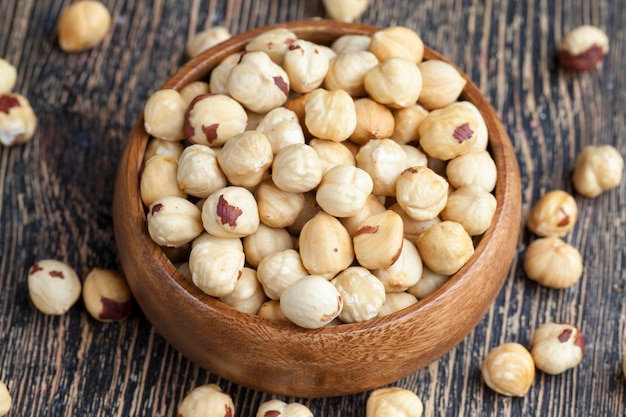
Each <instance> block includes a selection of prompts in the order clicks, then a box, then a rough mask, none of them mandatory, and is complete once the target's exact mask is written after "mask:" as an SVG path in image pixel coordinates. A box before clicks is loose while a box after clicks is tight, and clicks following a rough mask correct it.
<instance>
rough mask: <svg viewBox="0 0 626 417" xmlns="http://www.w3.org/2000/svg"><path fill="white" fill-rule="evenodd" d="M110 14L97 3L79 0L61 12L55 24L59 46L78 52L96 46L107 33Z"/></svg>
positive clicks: (66, 50)
mask: <svg viewBox="0 0 626 417" xmlns="http://www.w3.org/2000/svg"><path fill="white" fill-rule="evenodd" d="M110 26H111V12H109V9H107V8H106V6H105V5H104V4H103V3H102V2H99V1H94V0H81V1H77V2H74V3H72V4H70V5H69V6H68V7H67V8H66V9H64V10H63V11H62V12H61V15H60V16H59V21H58V24H57V31H58V36H59V46H60V47H61V49H62V50H64V51H65V52H80V51H85V50H87V49H91V48H93V47H95V46H97V45H98V44H99V43H100V42H102V40H103V39H104V37H105V36H106V34H107V32H108V31H109V27H110Z"/></svg>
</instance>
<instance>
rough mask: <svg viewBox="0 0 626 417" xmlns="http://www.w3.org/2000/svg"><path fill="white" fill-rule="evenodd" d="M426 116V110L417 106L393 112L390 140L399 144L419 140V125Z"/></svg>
mask: <svg viewBox="0 0 626 417" xmlns="http://www.w3.org/2000/svg"><path fill="white" fill-rule="evenodd" d="M426 116H428V110H426V109H425V108H424V107H422V106H421V105H419V104H414V105H412V106H409V107H405V108H402V109H396V110H394V111H393V119H394V129H393V133H392V134H391V139H393V140H395V141H396V142H398V143H400V144H406V143H409V142H414V141H417V140H419V125H420V123H421V122H422V120H424V118H425V117H426Z"/></svg>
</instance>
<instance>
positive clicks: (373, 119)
mask: <svg viewBox="0 0 626 417" xmlns="http://www.w3.org/2000/svg"><path fill="white" fill-rule="evenodd" d="M354 109H355V110H356V128H355V129H354V132H352V135H350V140H351V141H352V142H354V143H357V144H360V145H363V144H365V143H367V141H369V140H370V139H386V138H389V137H391V134H392V133H393V128H394V118H393V114H392V113H391V110H389V109H388V108H387V107H386V106H383V105H382V104H379V103H377V102H375V101H374V100H372V99H370V98H367V97H363V98H360V99H357V100H355V101H354Z"/></svg>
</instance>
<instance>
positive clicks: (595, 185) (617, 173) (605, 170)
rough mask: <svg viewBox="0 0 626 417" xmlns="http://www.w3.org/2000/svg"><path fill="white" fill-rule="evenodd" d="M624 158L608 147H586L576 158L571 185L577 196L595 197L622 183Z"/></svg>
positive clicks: (611, 147)
mask: <svg viewBox="0 0 626 417" xmlns="http://www.w3.org/2000/svg"><path fill="white" fill-rule="evenodd" d="M623 171H624V157H623V156H622V154H620V153H619V151H618V150H617V149H615V148H614V147H613V146H610V145H603V146H587V147H585V148H584V149H583V150H582V151H581V152H580V153H579V154H578V156H577V157H576V163H575V166H574V173H573V174H572V183H573V184H574V188H575V189H576V191H577V192H578V193H579V194H582V195H584V196H585V197H590V198H593V197H597V196H599V195H600V194H602V193H603V192H604V191H607V190H610V189H612V188H615V187H617V186H618V185H619V184H620V183H621V182H622V172H623Z"/></svg>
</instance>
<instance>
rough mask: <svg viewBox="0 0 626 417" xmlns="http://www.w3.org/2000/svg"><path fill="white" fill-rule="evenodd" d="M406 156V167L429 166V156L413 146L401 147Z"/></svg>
mask: <svg viewBox="0 0 626 417" xmlns="http://www.w3.org/2000/svg"><path fill="white" fill-rule="evenodd" d="M400 146H401V147H402V149H403V150H404V153H405V154H406V167H407V168H410V167H422V166H428V155H426V154H425V153H424V152H423V151H422V150H421V149H419V148H417V147H415V146H413V145H400Z"/></svg>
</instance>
